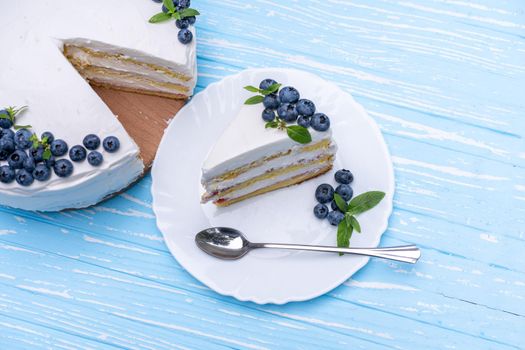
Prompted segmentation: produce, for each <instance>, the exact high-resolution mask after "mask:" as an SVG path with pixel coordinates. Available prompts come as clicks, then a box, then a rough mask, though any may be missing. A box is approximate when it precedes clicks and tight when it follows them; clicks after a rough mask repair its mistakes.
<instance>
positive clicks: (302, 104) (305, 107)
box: [297, 99, 315, 117]
mask: <svg viewBox="0 0 525 350" xmlns="http://www.w3.org/2000/svg"><path fill="white" fill-rule="evenodd" d="M297 112H299V114H300V115H304V116H305V117H310V116H312V115H314V113H315V105H314V103H313V102H312V101H310V100H307V99H301V100H299V102H297Z"/></svg>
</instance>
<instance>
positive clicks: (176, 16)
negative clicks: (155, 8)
mask: <svg viewBox="0 0 525 350" xmlns="http://www.w3.org/2000/svg"><path fill="white" fill-rule="evenodd" d="M171 17H173V18H175V19H182V17H181V15H180V13H179V12H177V11H175V12H173V13H172V14H171Z"/></svg>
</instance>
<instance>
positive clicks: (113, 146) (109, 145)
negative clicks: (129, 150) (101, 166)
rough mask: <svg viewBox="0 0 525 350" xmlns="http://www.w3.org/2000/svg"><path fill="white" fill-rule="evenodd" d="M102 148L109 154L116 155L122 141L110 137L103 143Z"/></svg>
mask: <svg viewBox="0 0 525 350" xmlns="http://www.w3.org/2000/svg"><path fill="white" fill-rule="evenodd" d="M102 146H104V149H105V150H106V151H107V152H109V153H115V152H116V151H118V149H119V148H120V141H119V140H118V138H116V137H115V136H108V137H106V138H105V139H104V141H102Z"/></svg>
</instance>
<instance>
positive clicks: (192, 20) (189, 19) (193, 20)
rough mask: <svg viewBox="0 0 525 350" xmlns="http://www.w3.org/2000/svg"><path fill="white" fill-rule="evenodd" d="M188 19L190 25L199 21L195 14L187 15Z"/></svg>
mask: <svg viewBox="0 0 525 350" xmlns="http://www.w3.org/2000/svg"><path fill="white" fill-rule="evenodd" d="M186 19H187V20H188V23H189V24H190V25H194V24H195V21H197V18H196V17H195V16H189V17H186Z"/></svg>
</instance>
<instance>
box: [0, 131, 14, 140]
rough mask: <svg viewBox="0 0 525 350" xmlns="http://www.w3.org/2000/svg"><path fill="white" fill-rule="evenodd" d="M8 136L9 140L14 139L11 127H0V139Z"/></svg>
mask: <svg viewBox="0 0 525 350" xmlns="http://www.w3.org/2000/svg"><path fill="white" fill-rule="evenodd" d="M4 137H5V138H8V139H10V140H13V142H14V141H15V132H14V131H13V130H11V129H1V128H0V139H3V138H4Z"/></svg>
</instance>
